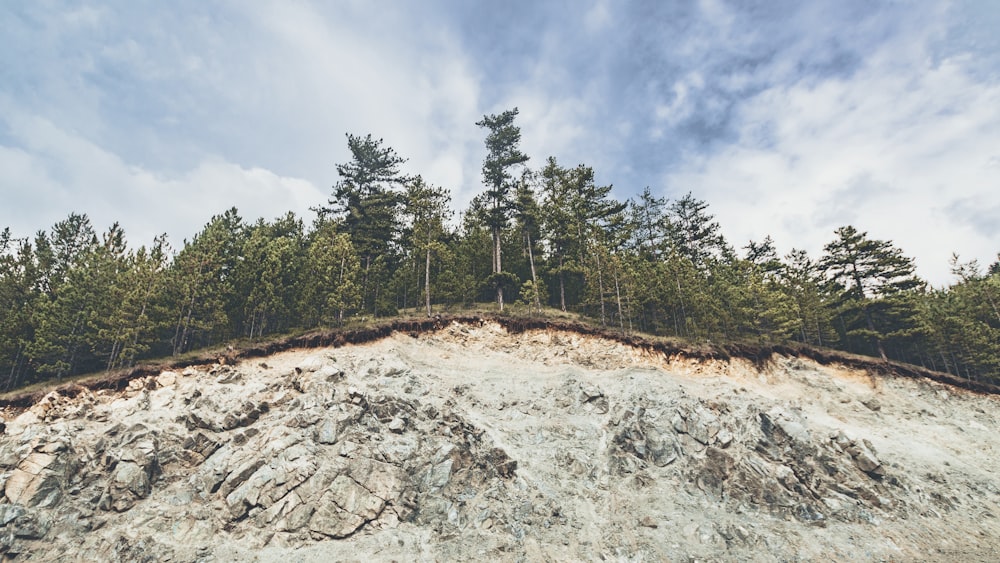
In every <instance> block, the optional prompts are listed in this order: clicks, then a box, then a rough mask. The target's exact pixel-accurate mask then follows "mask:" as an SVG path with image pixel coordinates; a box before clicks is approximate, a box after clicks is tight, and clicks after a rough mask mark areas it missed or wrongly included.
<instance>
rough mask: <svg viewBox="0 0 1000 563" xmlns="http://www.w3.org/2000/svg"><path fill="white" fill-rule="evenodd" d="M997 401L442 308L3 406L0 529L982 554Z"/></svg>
mask: <svg viewBox="0 0 1000 563" xmlns="http://www.w3.org/2000/svg"><path fill="white" fill-rule="evenodd" d="M67 395H74V396H67ZM997 407H998V399H997V397H996V396H991V395H981V394H975V393H973V392H970V391H966V390H961V389H956V388H954V387H950V386H947V385H944V384H942V383H937V382H932V381H926V380H919V379H912V378H894V377H876V376H873V375H870V374H869V373H867V372H864V371H860V370H856V369H851V368H846V367H842V366H838V365H836V364H831V365H827V366H822V365H820V364H818V363H816V362H814V361H811V360H808V359H802V358H795V357H784V356H775V357H773V358H771V360H770V361H769V362H768V363H767V364H766V365H764V366H763V367H762V366H760V365H756V364H754V363H752V362H749V361H746V360H741V359H730V360H725V359H704V358H702V359H684V358H682V357H680V356H665V355H663V354H662V353H659V352H656V351H651V350H649V349H648V348H641V347H640V348H636V347H632V346H628V345H626V344H624V343H621V342H614V341H611V340H607V339H602V338H600V337H597V336H592V335H580V334H574V333H570V332H562V331H557V330H529V331H526V332H523V333H519V334H509V333H508V332H507V331H505V330H504V329H503V328H502V327H501V326H500V325H498V324H495V323H492V322H486V323H483V324H478V323H474V324H468V323H453V324H450V325H448V326H447V327H446V328H444V329H442V330H439V331H436V332H430V333H424V334H416V333H414V334H412V335H410V334H405V333H394V334H392V335H391V336H388V337H386V338H384V339H381V340H378V341H375V342H370V343H365V344H358V345H350V346H342V347H337V348H316V349H297V350H289V351H285V352H281V353H277V354H275V355H272V356H268V357H262V358H255V359H245V360H243V361H241V362H239V363H237V364H236V365H223V364H218V363H216V364H212V365H205V366H201V367H189V368H186V369H184V370H178V371H167V372H163V373H159V374H155V375H149V376H144V377H139V378H136V379H133V380H132V381H131V382H130V383H129V384H128V388H127V389H125V390H121V391H118V390H97V391H94V390H88V389H84V388H77V389H76V390H75V391H74V392H73V393H56V392H53V393H50V394H49V395H48V396H46V397H45V398H44V399H43V400H41V401H39V402H37V403H35V404H34V405H33V406H31V407H30V408H28V409H27V410H23V411H22V410H15V409H13V408H9V409H8V410H7V412H6V413H5V421H6V428H5V433H4V435H3V437H2V443H0V469H2V471H3V474H2V478H0V480H2V487H3V491H4V495H5V497H6V500H5V501H4V504H0V526H2V527H0V550H2V551H3V552H4V553H5V555H6V557H9V558H15V559H18V558H28V557H29V556H30V558H31V559H32V560H65V559H80V560H120V561H135V560H144V559H145V560H172V561H195V560H200V561H230V560H246V561H252V560H260V561H272V560H287V559H288V558H289V557H294V559H295V560H298V561H329V560H337V559H339V560H366V561H367V560H394V559H395V560H428V561H430V560H471V559H476V560H481V559H494V560H504V561H506V560H525V559H526V560H568V559H569V560H595V561H596V560H607V559H612V560H646V561H659V560H669V561H685V560H692V559H699V560H701V559H711V560H759V561H787V560H816V559H822V560H840V561H853V560H859V559H861V560H896V561H904V560H905V561H910V560H996V559H997V558H998V557H1000V539H998V537H1000V520H998V516H1000V488H998V485H997V482H996V480H995V478H994V477H993V475H992V474H991V472H992V469H993V468H994V467H997V466H998V465H1000V464H998V458H1000V455H998V452H997V449H996V447H997V442H996V438H995V437H996V435H997V432H998V430H1000V414H998V413H1000V410H998V408H997Z"/></svg>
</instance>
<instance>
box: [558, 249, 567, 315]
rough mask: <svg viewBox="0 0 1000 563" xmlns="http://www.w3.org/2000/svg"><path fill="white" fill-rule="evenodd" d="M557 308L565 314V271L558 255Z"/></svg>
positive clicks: (560, 256) (561, 259) (561, 257)
mask: <svg viewBox="0 0 1000 563" xmlns="http://www.w3.org/2000/svg"><path fill="white" fill-rule="evenodd" d="M559 307H560V308H561V309H562V312H563V313H565V312H566V270H564V269H563V256H562V255H561V254H560V255H559Z"/></svg>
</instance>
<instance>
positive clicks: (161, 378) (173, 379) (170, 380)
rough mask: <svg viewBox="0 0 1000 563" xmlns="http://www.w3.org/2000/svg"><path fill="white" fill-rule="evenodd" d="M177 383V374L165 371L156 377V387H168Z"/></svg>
mask: <svg viewBox="0 0 1000 563" xmlns="http://www.w3.org/2000/svg"><path fill="white" fill-rule="evenodd" d="M174 383H177V372H175V371H165V372H163V373H161V374H160V375H158V376H157V377H156V385H157V387H170V386H171V385H173V384H174Z"/></svg>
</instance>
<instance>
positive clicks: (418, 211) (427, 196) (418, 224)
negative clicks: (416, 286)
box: [404, 176, 451, 317]
mask: <svg viewBox="0 0 1000 563" xmlns="http://www.w3.org/2000/svg"><path fill="white" fill-rule="evenodd" d="M450 200H451V196H450V194H449V193H448V191H447V190H445V189H443V188H439V187H436V186H431V185H429V184H426V183H425V182H424V180H423V178H421V177H420V176H417V177H416V178H415V179H414V180H413V181H411V182H410V183H409V184H407V187H406V194H405V199H404V202H405V214H406V216H407V218H408V220H409V224H410V229H409V232H410V241H409V242H410V245H409V246H410V248H412V249H413V256H414V258H416V256H417V254H420V255H422V258H423V262H424V268H423V269H424V305H425V307H426V309H427V316H428V317H429V316H431V257H432V256H434V255H440V254H442V253H443V252H444V251H445V246H444V241H445V239H446V237H447V235H448V232H447V229H446V228H445V222H446V221H447V220H448V217H449V216H450V214H451V212H450V210H449V209H448V204H449V202H450Z"/></svg>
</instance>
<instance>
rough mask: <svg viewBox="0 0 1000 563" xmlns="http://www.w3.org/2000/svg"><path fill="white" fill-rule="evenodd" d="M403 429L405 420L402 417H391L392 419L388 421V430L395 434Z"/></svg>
mask: <svg viewBox="0 0 1000 563" xmlns="http://www.w3.org/2000/svg"><path fill="white" fill-rule="evenodd" d="M405 429H406V421H405V420H403V419H402V418H399V417H398V416H397V417H396V418H393V419H392V421H391V422H389V431H390V432H393V433H395V434H401V433H402V432H403V430H405Z"/></svg>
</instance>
